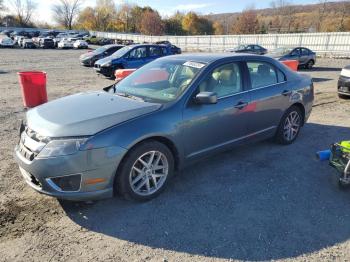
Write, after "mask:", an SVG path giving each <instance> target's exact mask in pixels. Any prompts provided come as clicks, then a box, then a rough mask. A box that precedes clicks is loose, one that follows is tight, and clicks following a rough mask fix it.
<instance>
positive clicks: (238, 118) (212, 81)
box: [183, 62, 249, 158]
mask: <svg viewBox="0 0 350 262" xmlns="http://www.w3.org/2000/svg"><path fill="white" fill-rule="evenodd" d="M241 65H242V63H240V62H232V63H225V64H221V65H217V66H216V67H215V69H213V70H212V71H211V72H210V73H208V75H207V76H206V77H205V79H204V80H203V81H202V82H201V83H200V84H199V86H198V87H197V89H196V91H195V92H194V93H193V95H192V99H191V100H190V101H189V102H188V104H187V105H186V106H185V108H184V110H183V119H184V124H183V134H184V136H183V139H184V141H183V143H184V146H185V154H186V157H187V158H192V157H197V156H201V155H205V154H206V153H207V152H209V151H213V150H215V149H221V148H223V147H226V146H231V145H233V144H236V143H239V142H240V141H242V140H243V137H244V136H245V135H246V133H247V126H246V125H247V121H248V119H247V117H246V116H247V114H246V111H245V109H246V108H247V106H248V104H249V94H248V93H247V92H245V85H244V84H243V83H244V81H243V77H242V76H243V73H242V66H241ZM199 92H215V93H216V94H217V97H218V101H217V103H216V104H209V105H199V104H196V103H195V102H194V97H195V96H196V94H198V93H199Z"/></svg>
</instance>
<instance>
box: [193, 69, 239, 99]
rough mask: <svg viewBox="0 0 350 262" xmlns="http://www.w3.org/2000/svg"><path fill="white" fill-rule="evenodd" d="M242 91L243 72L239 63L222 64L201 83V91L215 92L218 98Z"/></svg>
mask: <svg viewBox="0 0 350 262" xmlns="http://www.w3.org/2000/svg"><path fill="white" fill-rule="evenodd" d="M241 91H242V74H241V70H240V67H239V64H238V63H229V64H225V65H221V66H219V67H217V68H216V69H214V70H213V71H212V72H211V73H210V74H209V76H208V77H207V78H206V79H205V80H204V81H203V82H202V83H201V84H200V85H199V92H214V93H216V94H217V97H218V98H222V97H225V96H229V95H233V94H236V93H239V92H241Z"/></svg>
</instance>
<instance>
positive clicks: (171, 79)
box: [115, 59, 206, 103]
mask: <svg viewBox="0 0 350 262" xmlns="http://www.w3.org/2000/svg"><path fill="white" fill-rule="evenodd" d="M205 65H206V64H203V63H198V62H193V61H187V60H177V59H176V60H175V59H161V60H156V61H154V62H151V63H149V64H147V65H145V66H143V67H141V68H140V69H138V70H136V71H135V72H134V73H132V74H131V75H130V76H128V77H126V78H125V79H123V80H122V81H120V82H119V83H118V84H116V86H115V87H116V88H115V93H116V94H119V95H123V96H127V97H128V96H129V97H137V98H141V99H143V100H144V101H147V102H154V103H166V102H171V101H174V100H176V99H177V98H178V97H179V96H180V95H181V94H182V93H183V92H184V91H185V90H186V89H187V87H188V86H189V85H190V83H191V82H192V80H193V79H194V78H195V77H196V76H197V74H198V73H199V72H200V71H201V70H202V68H203V67H205Z"/></svg>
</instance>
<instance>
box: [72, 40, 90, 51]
mask: <svg viewBox="0 0 350 262" xmlns="http://www.w3.org/2000/svg"><path fill="white" fill-rule="evenodd" d="M73 46H74V48H77V49H79V48H88V47H89V44H88V43H87V42H86V41H84V40H77V41H75V42H74V44H73Z"/></svg>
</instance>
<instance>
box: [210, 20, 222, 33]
mask: <svg viewBox="0 0 350 262" xmlns="http://www.w3.org/2000/svg"><path fill="white" fill-rule="evenodd" d="M213 29H214V34H216V35H223V34H224V27H223V26H222V24H221V23H220V22H218V21H215V22H214V23H213Z"/></svg>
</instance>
